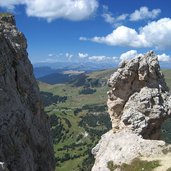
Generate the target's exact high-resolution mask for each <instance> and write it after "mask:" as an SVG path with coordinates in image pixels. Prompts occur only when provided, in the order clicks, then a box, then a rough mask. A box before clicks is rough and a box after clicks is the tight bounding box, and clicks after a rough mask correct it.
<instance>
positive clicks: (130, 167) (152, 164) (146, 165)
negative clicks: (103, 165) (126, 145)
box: [107, 158, 160, 171]
mask: <svg viewBox="0 0 171 171" xmlns="http://www.w3.org/2000/svg"><path fill="white" fill-rule="evenodd" d="M159 166H160V163H159V161H158V160H154V161H146V160H140V159H139V158H136V159H134V160H133V161H132V162H131V164H125V163H123V164H122V165H121V166H119V165H115V164H114V163H113V161H109V162H108V163H107V168H108V169H109V170H110V171H115V169H117V168H119V169H120V170H121V171H141V170H144V171H152V170H153V169H155V168H157V167H159Z"/></svg>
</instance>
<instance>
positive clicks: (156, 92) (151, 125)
mask: <svg viewBox="0 0 171 171" xmlns="http://www.w3.org/2000/svg"><path fill="white" fill-rule="evenodd" d="M108 84H109V86H110V87H112V90H110V91H109V92H108V102H107V104H108V109H109V110H108V112H109V114H110V117H111V121H112V124H113V131H114V132H115V131H116V132H117V131H120V130H122V129H127V130H128V129H129V130H131V131H133V132H135V133H137V134H139V135H142V136H143V137H144V138H152V139H158V138H159V134H158V133H159V132H160V131H159V130H160V128H161V124H162V123H163V121H164V120H165V119H167V118H168V117H169V116H170V113H171V111H170V106H171V99H170V95H169V92H168V91H169V90H168V87H167V85H166V83H165V80H164V76H163V74H162V73H161V71H160V66H159V62H158V60H157V56H155V54H154V53H153V52H149V53H147V54H146V55H144V56H140V57H137V58H135V59H133V60H131V61H129V62H127V63H125V66H122V67H121V68H119V69H118V70H117V71H116V72H115V73H114V74H113V75H112V76H111V77H110V79H109V81H108Z"/></svg>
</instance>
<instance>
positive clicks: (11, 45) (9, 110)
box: [0, 15, 55, 171]
mask: <svg viewBox="0 0 171 171" xmlns="http://www.w3.org/2000/svg"><path fill="white" fill-rule="evenodd" d="M26 48H27V43H26V39H25V37H24V35H23V34H22V33H21V32H19V31H18V30H17V28H16V26H15V20H14V17H13V16H12V15H5V16H3V17H1V16H0V162H2V163H5V165H6V166H7V169H9V170H10V171H38V170H39V171H40V170H41V171H53V170H54V166H55V162H54V154H53V147H52V142H51V138H50V125H49V121H48V117H47V116H46V114H45V113H44V109H43V105H42V102H41V99H40V95H39V89H38V86H37V83H36V80H35V78H34V75H33V68H32V65H31V63H30V61H29V59H28V54H27V51H26Z"/></svg>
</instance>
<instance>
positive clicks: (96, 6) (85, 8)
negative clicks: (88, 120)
mask: <svg viewBox="0 0 171 171" xmlns="http://www.w3.org/2000/svg"><path fill="white" fill-rule="evenodd" d="M169 7H171V2H170V0H164V1H162V0H91V1H90V0H66V1H64V0H53V1H51V2H50V1H48V0H1V1H0V11H1V12H6V11H10V12H12V13H14V14H15V16H16V21H17V26H18V28H19V30H20V31H22V32H24V34H25V36H26V38H27V40H28V52H29V58H30V60H31V61H32V63H37V62H58V61H69V62H72V61H73V62H76V61H81V62H83V61H94V62H115V63H119V62H120V61H121V60H125V59H129V58H132V57H133V56H136V55H138V54H141V53H145V52H146V51H149V50H154V51H155V52H156V53H157V54H158V55H159V59H160V61H163V63H164V64H167V65H168V63H170V62H171V60H170V56H171V52H170V50H171V11H170V8H169Z"/></svg>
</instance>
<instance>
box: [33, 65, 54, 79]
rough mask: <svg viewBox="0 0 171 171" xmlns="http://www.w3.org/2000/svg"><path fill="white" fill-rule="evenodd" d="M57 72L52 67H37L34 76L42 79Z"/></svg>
mask: <svg viewBox="0 0 171 171" xmlns="http://www.w3.org/2000/svg"><path fill="white" fill-rule="evenodd" d="M54 72H56V70H54V69H52V68H50V67H35V68H34V75H35V77H36V78H37V79H38V78H40V77H44V76H46V75H49V74H52V73H54Z"/></svg>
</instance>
